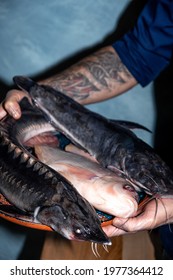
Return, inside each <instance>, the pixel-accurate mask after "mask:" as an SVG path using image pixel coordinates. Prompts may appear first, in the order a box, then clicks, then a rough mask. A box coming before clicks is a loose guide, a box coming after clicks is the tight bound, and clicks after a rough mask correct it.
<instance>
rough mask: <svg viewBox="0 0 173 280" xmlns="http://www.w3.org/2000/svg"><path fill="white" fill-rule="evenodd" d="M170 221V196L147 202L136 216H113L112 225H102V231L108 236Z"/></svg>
mask: <svg viewBox="0 0 173 280" xmlns="http://www.w3.org/2000/svg"><path fill="white" fill-rule="evenodd" d="M172 222H173V200H172V199H171V198H161V199H159V200H157V202H156V201H155V200H151V201H150V202H148V203H147V204H146V206H145V209H144V210H143V211H142V212H141V213H140V214H139V215H137V216H134V217H131V218H126V219H123V218H118V217H116V218H114V220H113V223H112V225H108V226H106V227H104V231H105V233H106V234H107V235H108V236H109V237H112V236H119V235H124V234H128V233H135V232H138V231H143V230H152V229H153V228H157V227H159V226H161V225H164V224H169V223H170V224H171V223H172Z"/></svg>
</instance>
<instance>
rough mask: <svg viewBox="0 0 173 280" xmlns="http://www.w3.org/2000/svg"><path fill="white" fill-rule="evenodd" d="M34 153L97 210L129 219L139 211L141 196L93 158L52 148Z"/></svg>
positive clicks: (35, 148) (40, 148)
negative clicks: (66, 180)
mask: <svg viewBox="0 0 173 280" xmlns="http://www.w3.org/2000/svg"><path fill="white" fill-rule="evenodd" d="M34 150H35V153H36V155H37V157H38V159H39V160H40V161H41V162H43V163H44V164H46V165H48V166H50V167H51V168H53V169H54V170H56V171H57V172H58V173H60V174H61V175H62V176H64V177H65V178H66V179H68V181H70V182H71V183H72V185H73V186H74V187H76V189H77V190H78V192H79V193H80V194H81V195H82V196H84V197H85V198H86V199H87V200H88V201H89V202H90V203H91V204H92V205H93V206H94V208H95V209H99V210H100V211H104V212H106V213H111V214H112V215H114V216H115V215H116V216H118V217H126V218H127V217H130V216H132V215H133V214H134V213H135V212H136V211H137V209H138V202H139V197H138V194H137V193H136V192H134V191H133V189H132V191H131V189H130V188H128V187H127V182H126V181H125V180H124V179H123V178H121V177H119V176H117V175H116V174H115V173H114V172H112V171H111V170H109V169H106V168H103V167H102V166H101V165H100V164H99V163H97V162H95V161H92V160H90V159H89V158H85V157H84V156H81V155H79V154H74V153H73V154H72V153H71V152H67V151H63V150H61V149H60V148H57V147H52V146H50V145H44V144H40V145H35V146H34ZM123 186H124V188H123ZM96 198H97V199H96Z"/></svg>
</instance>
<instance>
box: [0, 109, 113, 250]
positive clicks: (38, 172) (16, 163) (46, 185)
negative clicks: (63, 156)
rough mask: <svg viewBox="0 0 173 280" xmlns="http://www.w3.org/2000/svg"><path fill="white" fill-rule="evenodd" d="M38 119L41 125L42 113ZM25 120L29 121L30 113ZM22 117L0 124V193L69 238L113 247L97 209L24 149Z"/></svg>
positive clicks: (38, 115) (69, 184)
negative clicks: (21, 134) (21, 132)
mask: <svg viewBox="0 0 173 280" xmlns="http://www.w3.org/2000/svg"><path fill="white" fill-rule="evenodd" d="M35 117H36V118H38V119H39V120H40V122H42V120H43V119H42V117H43V116H41V113H40V112H38V114H36V116H34V115H33V118H35ZM22 118H24V119H25V118H26V119H25V121H27V112H26V115H24V116H23V117H22ZM22 118H21V119H20V121H19V122H18V121H17V122H16V121H15V120H13V119H12V118H10V117H8V118H7V119H5V120H3V121H1V122H0V192H1V193H2V194H3V195H4V196H5V198H6V199H7V200H8V201H9V202H10V203H11V204H13V205H14V206H15V207H17V208H18V209H20V210H21V211H23V213H26V214H27V213H28V214H30V215H32V217H33V220H36V221H39V222H40V223H42V224H44V225H47V226H49V227H51V228H52V229H53V230H55V231H57V232H58V233H60V234H62V235H63V236H64V237H66V238H68V239H71V240H86V241H93V242H97V243H103V244H109V245H110V244H111V242H110V240H109V239H108V237H107V236H106V235H105V233H104V232H103V230H102V228H101V223H100V220H99V218H98V215H97V214H96V211H95V209H94V208H93V207H92V206H91V205H90V204H89V203H88V202H87V201H86V200H85V199H84V198H83V197H82V196H81V195H80V194H79V193H78V192H77V191H76V189H75V188H74V187H73V186H72V185H71V183H70V182H69V181H67V180H66V179H65V178H64V177H63V176H61V175H60V174H59V173H57V172H56V171H54V170H53V169H51V168H50V167H48V166H47V165H45V164H43V163H42V162H40V161H38V160H37V159H36V158H35V157H34V156H33V155H32V154H31V153H29V152H28V151H27V150H26V149H25V148H23V142H22V141H23V139H22V138H21V137H20V128H21V125H22V123H23V120H22ZM25 121H24V123H25ZM43 122H45V121H44V120H43ZM23 129H25V127H23ZM50 129H51V130H52V128H51V126H50ZM15 133H16V135H15ZM23 134H27V133H23Z"/></svg>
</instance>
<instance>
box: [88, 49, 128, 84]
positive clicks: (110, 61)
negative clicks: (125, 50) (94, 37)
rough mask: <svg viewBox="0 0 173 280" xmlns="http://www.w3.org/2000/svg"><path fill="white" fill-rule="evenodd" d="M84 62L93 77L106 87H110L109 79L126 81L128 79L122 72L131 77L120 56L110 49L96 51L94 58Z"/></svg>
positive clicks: (120, 81) (119, 81)
mask: <svg viewBox="0 0 173 280" xmlns="http://www.w3.org/2000/svg"><path fill="white" fill-rule="evenodd" d="M83 64H84V67H86V68H87V69H88V71H90V73H91V74H92V75H93V77H94V78H95V79H96V80H97V81H98V82H99V83H100V84H102V85H103V86H105V87H108V82H107V81H109V79H114V80H115V81H117V82H118V83H125V82H126V79H125V78H124V77H123V76H122V75H120V74H122V73H124V74H125V76H126V77H127V78H130V73H129V72H128V70H127V68H126V67H125V66H124V65H123V64H122V62H121V60H120V59H119V57H118V56H115V54H114V53H112V52H110V51H109V52H108V51H106V52H101V53H96V54H94V55H93V60H88V62H83Z"/></svg>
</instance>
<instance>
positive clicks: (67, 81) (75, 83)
mask: <svg viewBox="0 0 173 280" xmlns="http://www.w3.org/2000/svg"><path fill="white" fill-rule="evenodd" d="M131 78H133V77H132V75H131V74H130V72H128V70H127V68H126V67H125V65H123V63H122V62H121V60H120V58H119V57H118V55H116V53H114V52H111V51H108V50H101V51H99V52H96V53H94V54H92V55H91V56H89V57H86V58H84V59H83V60H81V61H80V62H78V63H76V64H75V65H73V66H72V67H71V68H69V69H67V70H65V71H64V72H62V73H59V74H58V75H56V76H54V77H51V78H49V79H48V80H47V83H48V84H50V85H51V86H52V87H54V88H55V89H57V90H59V91H62V92H63V93H65V94H67V95H68V96H70V97H72V98H74V99H75V100H76V101H79V102H80V101H82V100H87V99H89V98H92V95H93V93H95V92H99V93H100V94H103V92H104V91H105V90H106V91H107V90H108V91H111V90H112V89H111V88H110V83H113V84H114V86H113V87H114V90H115V91H116V85H123V84H125V83H128V82H129V81H130V79H131Z"/></svg>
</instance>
